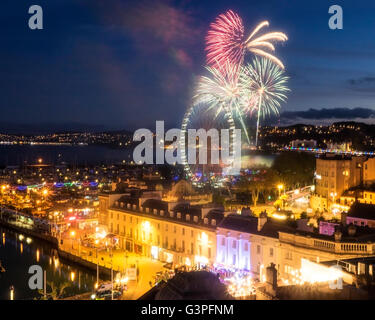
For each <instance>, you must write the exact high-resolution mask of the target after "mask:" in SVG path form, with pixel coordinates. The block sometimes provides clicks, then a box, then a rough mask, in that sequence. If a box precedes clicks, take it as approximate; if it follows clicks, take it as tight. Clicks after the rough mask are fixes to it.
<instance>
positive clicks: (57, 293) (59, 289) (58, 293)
mask: <svg viewBox="0 0 375 320" xmlns="http://www.w3.org/2000/svg"><path fill="white" fill-rule="evenodd" d="M70 285H71V284H70V283H69V282H67V281H66V282H63V283H61V284H59V285H55V284H54V283H53V282H49V281H48V282H47V287H49V288H50V289H51V291H50V292H49V293H48V292H47V300H48V298H50V299H52V300H59V299H61V298H62V297H63V295H64V291H65V289H66V288H68V287H70ZM38 293H39V294H40V295H42V297H41V298H40V299H41V300H44V299H45V298H44V291H43V290H38Z"/></svg>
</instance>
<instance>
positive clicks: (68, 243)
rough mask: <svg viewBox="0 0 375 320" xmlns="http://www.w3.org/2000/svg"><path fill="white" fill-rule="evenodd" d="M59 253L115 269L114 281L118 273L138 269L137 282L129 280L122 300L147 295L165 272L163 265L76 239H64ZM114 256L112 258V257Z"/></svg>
mask: <svg viewBox="0 0 375 320" xmlns="http://www.w3.org/2000/svg"><path fill="white" fill-rule="evenodd" d="M59 251H64V252H66V253H70V254H72V255H74V256H76V257H79V258H81V259H84V260H86V261H88V262H91V263H93V264H96V265H99V267H100V268H101V267H104V268H107V269H113V276H114V279H115V277H116V274H117V273H121V275H122V276H124V275H125V272H126V268H133V267H135V268H136V269H137V274H138V275H137V280H129V281H128V283H127V287H128V290H127V291H125V292H124V294H123V296H122V297H121V299H123V300H135V299H138V298H139V297H140V296H142V295H143V294H144V293H146V292H147V291H148V290H149V289H150V288H151V286H150V282H151V283H154V280H155V276H156V273H157V272H165V271H166V270H167V269H165V268H163V263H162V262H160V261H158V260H154V259H151V258H148V257H144V256H140V255H138V254H135V253H130V252H125V251H124V250H110V249H107V250H97V249H95V248H88V247H85V246H83V245H81V244H79V241H77V240H75V239H69V238H65V239H64V238H63V244H59ZM111 255H112V256H111Z"/></svg>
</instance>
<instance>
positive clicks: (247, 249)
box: [216, 212, 285, 277]
mask: <svg viewBox="0 0 375 320" xmlns="http://www.w3.org/2000/svg"><path fill="white" fill-rule="evenodd" d="M284 227H285V226H284V225H283V224H278V223H275V221H272V220H270V219H268V218H267V215H266V213H264V212H263V213H261V214H260V216H259V218H257V217H252V216H243V215H239V214H230V215H228V216H227V217H225V218H224V219H223V220H222V222H221V223H220V225H219V226H218V229H217V245H216V247H217V259H216V262H217V265H218V266H219V267H223V268H225V269H231V270H245V271H249V272H251V273H252V274H253V275H256V276H257V277H262V276H263V271H264V266H267V265H269V264H270V263H276V262H277V261H278V256H277V255H278V250H277V248H278V246H279V239H278V231H279V230H282V229H283V228H284Z"/></svg>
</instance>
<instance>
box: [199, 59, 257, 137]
mask: <svg viewBox="0 0 375 320" xmlns="http://www.w3.org/2000/svg"><path fill="white" fill-rule="evenodd" d="M206 69H207V70H208V71H209V73H210V75H211V77H206V76H202V77H200V79H199V81H198V85H197V88H196V92H195V95H194V97H193V105H197V104H201V103H205V104H207V105H208V106H209V107H208V108H210V109H211V108H215V109H216V115H218V114H220V113H221V112H223V111H224V112H227V113H230V115H231V116H232V117H233V118H237V119H238V120H239V121H240V123H241V126H242V128H243V129H244V131H245V134H246V137H247V140H248V142H249V143H250V139H249V136H248V133H247V130H246V126H245V123H244V121H243V117H242V113H243V107H242V102H243V101H245V98H244V97H245V96H246V94H249V93H250V91H249V90H246V91H242V90H241V87H240V86H239V72H238V71H237V68H236V67H234V66H233V65H232V66H230V65H228V64H226V66H225V70H226V72H221V71H220V70H218V69H216V68H213V67H206Z"/></svg>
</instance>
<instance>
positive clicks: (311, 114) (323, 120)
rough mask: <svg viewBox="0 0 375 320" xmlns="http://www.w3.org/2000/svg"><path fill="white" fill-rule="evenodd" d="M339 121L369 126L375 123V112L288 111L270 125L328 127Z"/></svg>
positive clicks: (350, 110) (354, 110) (355, 110)
mask: <svg viewBox="0 0 375 320" xmlns="http://www.w3.org/2000/svg"><path fill="white" fill-rule="evenodd" d="M338 121H357V122H364V123H369V124H374V123H375V110H372V109H368V108H353V109H350V108H333V109H326V108H323V109H309V110H307V111H286V112H283V113H282V114H281V115H280V118H279V119H272V120H270V123H272V124H275V123H278V124H280V125H292V124H297V123H303V124H313V125H320V124H322V125H328V124H332V123H333V122H338Z"/></svg>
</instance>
